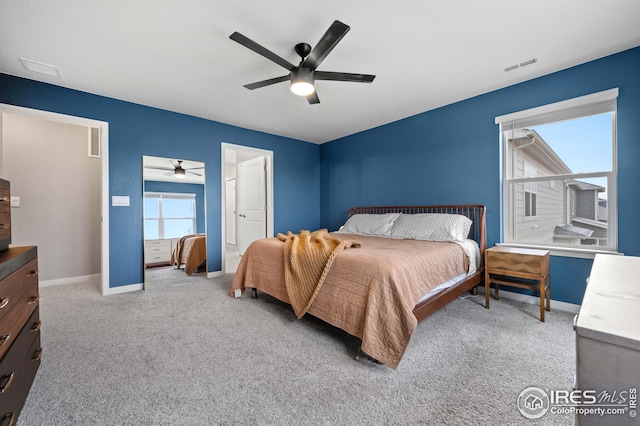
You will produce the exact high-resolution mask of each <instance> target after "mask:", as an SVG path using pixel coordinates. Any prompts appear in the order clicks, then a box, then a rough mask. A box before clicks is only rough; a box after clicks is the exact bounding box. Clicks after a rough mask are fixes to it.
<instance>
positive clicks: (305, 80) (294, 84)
mask: <svg viewBox="0 0 640 426" xmlns="http://www.w3.org/2000/svg"><path fill="white" fill-rule="evenodd" d="M315 90H316V89H315V87H313V71H312V70H310V69H308V68H304V67H299V68H297V69H294V70H293V71H291V91H292V92H293V93H294V94H296V95H298V96H308V95H310V94H312V93H313V92H314V91H315Z"/></svg>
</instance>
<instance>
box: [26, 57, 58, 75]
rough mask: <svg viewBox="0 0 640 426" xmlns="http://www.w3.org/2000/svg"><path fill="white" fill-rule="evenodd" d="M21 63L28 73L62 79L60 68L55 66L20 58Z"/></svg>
mask: <svg viewBox="0 0 640 426" xmlns="http://www.w3.org/2000/svg"><path fill="white" fill-rule="evenodd" d="M20 61H21V62H22V65H23V66H24V69H26V70H27V71H31V72H37V73H38V74H44V75H48V76H49V77H57V78H62V73H61V72H60V68H58V67H56V66H54V65H49V64H43V63H42V62H37V61H32V60H31V59H26V58H20Z"/></svg>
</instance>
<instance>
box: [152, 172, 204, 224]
mask: <svg viewBox="0 0 640 426" xmlns="http://www.w3.org/2000/svg"><path fill="white" fill-rule="evenodd" d="M144 190H145V191H147V192H170V193H174V194H195V195H196V233H197V234H204V233H205V232H206V229H205V222H206V221H205V218H204V212H205V208H204V202H205V199H204V185H201V184H197V183H177V182H159V181H154V180H146V181H145V182H144Z"/></svg>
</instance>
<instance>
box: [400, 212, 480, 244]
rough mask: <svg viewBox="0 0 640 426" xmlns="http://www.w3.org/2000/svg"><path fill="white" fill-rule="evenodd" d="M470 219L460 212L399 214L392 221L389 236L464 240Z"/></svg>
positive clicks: (434, 239) (433, 239)
mask: <svg viewBox="0 0 640 426" xmlns="http://www.w3.org/2000/svg"><path fill="white" fill-rule="evenodd" d="M471 224H472V222H471V219H469V218H468V217H466V216H463V215H460V214H448V213H419V214H401V215H400V216H399V217H398V218H397V219H396V220H395V222H394V223H393V227H392V228H391V234H390V236H391V238H402V239H412V240H428V241H464V240H466V239H467V237H468V235H469V229H471Z"/></svg>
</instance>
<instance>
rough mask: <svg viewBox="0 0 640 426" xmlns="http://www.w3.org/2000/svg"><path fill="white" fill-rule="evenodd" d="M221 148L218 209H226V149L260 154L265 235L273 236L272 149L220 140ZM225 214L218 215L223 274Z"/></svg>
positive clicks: (223, 271)
mask: <svg viewBox="0 0 640 426" xmlns="http://www.w3.org/2000/svg"><path fill="white" fill-rule="evenodd" d="M220 149H221V155H220V158H221V160H220V161H221V163H220V175H221V178H220V181H221V188H222V189H221V203H222V204H221V206H222V208H221V209H220V210H221V211H222V212H225V211H226V203H227V194H226V192H227V188H226V183H225V175H224V171H225V167H226V153H227V151H236V152H245V153H249V154H255V155H256V156H259V155H262V156H264V158H265V167H266V172H267V176H266V183H267V194H266V195H267V198H266V200H267V237H273V236H274V226H273V151H269V150H266V149H260V148H252V147H248V146H244V145H236V144H231V143H227V142H222V143H221V144H220ZM225 216H226V215H225V214H221V215H220V217H221V219H220V222H221V223H220V230H221V234H220V236H221V238H220V241H221V265H222V267H221V268H220V269H221V273H222V274H225V273H226V271H225V269H226V265H225V258H224V256H225V249H226V241H227V236H226V232H227V226H226V219H225Z"/></svg>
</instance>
